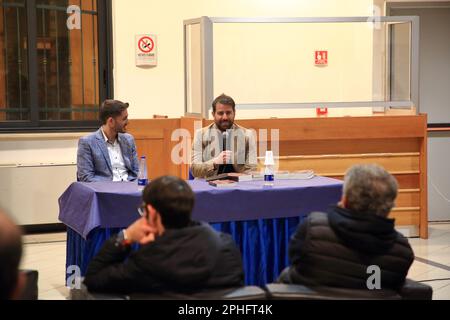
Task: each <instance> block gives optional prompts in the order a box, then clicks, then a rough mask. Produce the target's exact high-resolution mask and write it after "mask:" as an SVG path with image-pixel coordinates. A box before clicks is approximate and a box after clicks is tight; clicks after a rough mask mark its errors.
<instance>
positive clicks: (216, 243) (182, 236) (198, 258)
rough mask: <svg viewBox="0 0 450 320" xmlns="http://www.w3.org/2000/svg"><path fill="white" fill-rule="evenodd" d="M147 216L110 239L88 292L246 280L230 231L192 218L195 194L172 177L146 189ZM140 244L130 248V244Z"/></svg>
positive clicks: (179, 288)
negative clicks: (222, 230)
mask: <svg viewBox="0 0 450 320" xmlns="http://www.w3.org/2000/svg"><path fill="white" fill-rule="evenodd" d="M143 201H144V203H143V205H142V210H143V212H145V214H144V216H143V217H142V218H140V219H138V220H137V221H136V222H134V223H133V224H132V225H130V226H129V227H128V228H127V229H126V230H123V231H121V232H120V233H119V234H118V235H116V236H113V237H112V238H111V239H109V240H107V241H106V243H105V244H104V246H103V247H102V249H101V250H100V252H99V253H98V255H97V256H96V257H94V259H93V260H92V261H91V263H90V264H89V266H88V269H87V271H86V276H85V279H84V284H85V285H86V286H87V288H88V290H89V291H94V292H114V293H116V292H117V293H134V292H163V291H170V292H189V291H190V292H195V291H200V290H202V289H210V288H232V287H238V286H242V285H243V284H244V282H243V280H244V272H243V267H242V261H241V256H240V252H239V250H238V248H237V247H236V245H235V243H234V241H233V240H232V238H231V236H230V235H227V234H224V233H219V232H217V231H215V230H214V229H212V227H211V226H209V225H208V224H206V223H201V222H196V221H192V220H191V211H192V209H193V206H194V193H193V191H192V190H191V188H190V187H189V185H188V184H187V183H186V182H185V181H183V180H181V179H179V178H177V177H171V176H164V177H160V178H158V179H156V180H153V181H152V182H151V183H150V184H149V185H147V186H146V188H145V189H144V191H143ZM132 243H139V244H140V248H139V249H138V250H137V251H135V252H133V253H131V254H130V252H131V248H130V244H132Z"/></svg>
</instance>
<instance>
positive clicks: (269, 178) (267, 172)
mask: <svg viewBox="0 0 450 320" xmlns="http://www.w3.org/2000/svg"><path fill="white" fill-rule="evenodd" d="M273 171H274V169H273V166H272V165H268V164H266V165H265V166H264V185H265V186H273V181H274V180H275V179H274V172H273Z"/></svg>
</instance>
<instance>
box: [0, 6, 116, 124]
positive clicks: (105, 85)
mask: <svg viewBox="0 0 450 320" xmlns="http://www.w3.org/2000/svg"><path fill="white" fill-rule="evenodd" d="M25 3H26V12H27V32H28V36H27V41H28V43H27V47H28V48H36V42H37V28H36V25H37V10H36V8H37V5H36V0H26V2H25ZM39 7H40V8H41V7H42V6H39ZM51 9H55V10H60V8H58V7H54V6H51ZM82 12H83V13H90V12H91V11H86V10H83V11H82ZM97 18H98V28H97V39H98V42H99V46H98V56H99V60H98V72H99V99H100V101H101V100H104V99H106V98H113V95H114V88H113V72H112V71H113V45H112V4H111V1H109V0H98V2H97ZM28 77H29V97H28V105H29V106H30V121H14V122H0V133H1V132H8V133H15V132H18V133H24V132H53V131H57V132H73V131H92V130H93V129H95V128H98V126H99V125H100V122H99V121H98V120H85V121H82V120H79V121H70V120H63V121H51V120H39V108H38V90H39V88H38V61H37V51H36V50H28Z"/></svg>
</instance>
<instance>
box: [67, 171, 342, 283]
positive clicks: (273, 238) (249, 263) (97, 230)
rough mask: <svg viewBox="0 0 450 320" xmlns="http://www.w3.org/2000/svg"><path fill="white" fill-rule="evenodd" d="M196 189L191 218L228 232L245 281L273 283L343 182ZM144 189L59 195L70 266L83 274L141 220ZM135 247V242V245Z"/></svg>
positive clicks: (104, 186) (79, 187)
mask: <svg viewBox="0 0 450 320" xmlns="http://www.w3.org/2000/svg"><path fill="white" fill-rule="evenodd" d="M188 183H189V184H190V186H191V187H192V189H193V190H194V192H195V206H194V209H193V212H192V218H193V219H194V220H198V221H206V222H208V223H210V224H211V225H212V226H213V227H214V228H215V229H216V230H219V231H223V232H227V233H230V234H231V235H232V237H233V238H234V240H235V241H236V243H237V245H238V246H239V248H240V250H241V254H242V259H243V264H244V271H245V282H246V284H247V285H264V284H265V283H268V282H272V281H274V280H275V279H276V278H277V276H278V275H279V273H280V271H281V270H282V269H283V268H284V267H286V266H287V265H288V242H289V238H290V236H291V235H292V233H293V232H294V231H295V229H296V227H297V225H298V224H299V223H300V222H301V221H302V219H303V218H304V217H305V216H306V215H307V214H308V213H310V212H311V211H324V210H326V209H327V207H328V206H329V205H330V204H335V203H336V202H337V201H338V200H339V198H340V196H341V193H342V182H341V181H339V180H336V179H331V178H326V177H319V176H316V177H314V178H312V179H308V180H277V181H275V182H274V185H273V186H266V185H265V184H264V181H248V182H239V183H238V184H237V185H235V186H233V187H228V188H217V187H212V186H210V185H209V184H208V183H207V182H206V181H204V180H192V181H188ZM141 193H142V192H141V191H140V190H139V189H138V186H137V185H136V183H133V182H94V183H82V182H74V183H72V184H71V185H70V186H69V187H68V189H67V190H66V191H65V192H64V193H63V194H62V195H61V197H60V198H59V209H60V212H59V219H60V221H62V222H63V223H64V224H65V225H66V226H67V257H66V267H69V266H72V265H77V266H79V267H80V269H81V275H84V273H85V271H86V268H87V265H88V264H89V261H90V260H91V259H92V258H93V257H94V255H95V254H96V253H97V252H98V251H99V250H100V248H101V246H102V244H103V242H104V241H105V240H106V239H108V238H109V237H110V236H112V235H113V234H115V233H117V232H118V231H119V230H121V229H122V228H125V227H127V226H128V225H130V224H131V223H132V222H133V221H135V220H136V219H138V218H139V213H138V210H137V208H138V207H139V205H140V204H141V203H142V197H141ZM136 247H137V246H135V248H136Z"/></svg>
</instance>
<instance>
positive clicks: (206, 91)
mask: <svg viewBox="0 0 450 320" xmlns="http://www.w3.org/2000/svg"><path fill="white" fill-rule="evenodd" d="M375 18H376V20H377V22H406V23H411V76H410V81H411V83H410V86H411V92H410V94H411V100H410V101H360V102H357V101H349V102H326V103H323V102H314V103H255V104H238V105H237V108H239V109H274V108H280V107H282V108H288V109H298V108H312V107H317V105H326V106H327V107H331V108H333V107H346V108H348V107H350V108H354V107H373V106H379V107H384V108H404V107H409V108H411V107H413V106H415V107H416V110H417V111H416V112H418V111H419V17H415V16H400V17H385V16H382V17H319V18H225V17H201V18H196V19H189V20H185V21H184V26H183V28H184V63H185V67H184V71H185V113H187V111H188V110H187V95H188V92H187V80H188V79H187V77H188V72H187V63H188V61H187V56H186V27H187V26H188V25H190V24H193V23H200V24H201V39H202V40H201V46H202V48H201V52H202V61H201V67H202V80H201V81H202V84H201V88H202V98H201V101H202V114H201V115H202V116H203V117H205V118H208V114H209V112H210V109H211V107H209V104H210V103H211V101H212V100H213V99H214V97H213V90H214V83H213V79H214V61H213V59H214V58H213V55H214V52H213V41H214V39H213V27H214V23H348V22H370V21H374V19H375Z"/></svg>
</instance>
